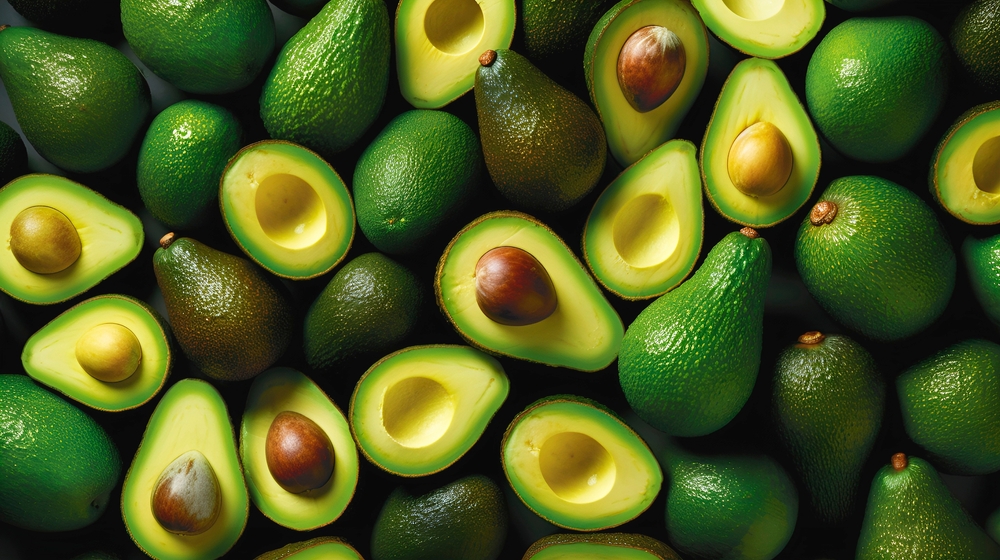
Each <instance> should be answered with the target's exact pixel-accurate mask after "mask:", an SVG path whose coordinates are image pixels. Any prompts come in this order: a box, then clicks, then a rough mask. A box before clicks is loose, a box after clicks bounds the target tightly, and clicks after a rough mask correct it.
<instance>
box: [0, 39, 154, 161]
mask: <svg viewBox="0 0 1000 560" xmlns="http://www.w3.org/2000/svg"><path fill="white" fill-rule="evenodd" d="M0 79H2V80H3V84H4V87H5V88H6V89H7V94H8V95H9V96H10V102H11V105H12V106H13V107H14V114H15V115H16V116H17V122H18V124H19V125H21V131H22V132H24V137H25V138H26V139H27V140H28V142H31V145H32V146H33V147H34V148H35V149H36V150H38V153H39V154H41V155H42V157H44V158H45V159H47V160H49V161H50V162H52V163H54V164H55V165H58V166H59V167H61V168H63V169H66V170H68V171H73V172H77V173H90V172H93V171H100V170H101V169H105V168H108V167H111V166H112V165H114V164H115V163H117V162H118V160H120V159H122V158H123V157H124V156H125V154H126V153H128V151H129V149H130V148H131V147H132V143H133V141H134V140H135V139H136V137H138V136H139V134H140V133H141V132H142V129H143V127H144V126H145V125H146V117H147V116H148V115H149V108H150V103H151V101H150V94H149V86H148V85H147V84H146V79H145V78H143V77H142V73H141V72H139V69H138V68H136V67H135V65H134V64H132V62H131V61H130V60H129V59H128V58H126V57H125V55H124V54H122V53H121V52H120V51H118V50H116V49H114V48H112V47H111V46H109V45H107V44H105V43H102V42H100V41H94V40H92V39H77V38H74V37H65V36H63V35H56V34H55V33H49V32H47V31H42V30H40V29H34V28H31V27H10V26H7V25H0Z"/></svg>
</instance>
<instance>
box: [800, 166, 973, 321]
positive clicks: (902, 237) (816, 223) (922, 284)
mask: <svg viewBox="0 0 1000 560" xmlns="http://www.w3.org/2000/svg"><path fill="white" fill-rule="evenodd" d="M795 266H796V267H797V268H798V271H799V275H800V276H801V277H802V282H803V283H805V285H806V288H808V290H809V293H810V294H812V296H813V297H814V298H815V299H816V301H817V302H818V303H819V304H820V305H821V306H822V307H823V309H825V310H826V312H827V313H829V314H830V315H831V316H832V317H833V318H834V319H835V320H837V322H839V323H841V324H842V325H844V326H846V327H848V328H850V329H851V330H854V331H857V332H859V333H861V334H863V335H864V336H867V337H869V338H872V339H875V340H881V341H890V340H901V339H904V338H907V337H909V336H912V335H913V334H916V333H917V332H919V331H921V330H923V329H924V328H926V327H927V326H928V325H930V324H931V323H932V322H934V320H935V319H937V318H938V316H940V315H941V313H943V312H944V309H945V307H947V305H948V300H949V299H950V298H951V292H952V290H953V289H954V287H955V266H956V264H955V252H954V251H953V250H952V248H951V243H950V242H949V241H948V238H947V236H946V234H945V231H944V229H943V228H942V226H941V224H940V223H939V222H938V220H937V217H935V215H934V212H933V211H932V210H931V209H930V208H929V207H928V206H927V204H926V203H924V201H922V200H921V199H920V198H919V197H918V196H917V195H915V194H913V192H912V191H910V190H909V189H907V188H905V187H902V186H900V185H897V184H896V183H893V182H892V181H888V180H886V179H882V178H880V177H874V176H863V175H862V176H851V177H841V178H840V179H837V180H835V181H833V182H832V183H830V185H829V186H828V187H827V189H826V190H825V191H824V192H823V194H822V195H821V196H820V199H819V202H817V203H816V205H815V206H813V208H812V210H811V211H810V213H809V215H808V216H806V218H805V219H804V220H803V221H802V225H801V226H800V228H799V234H798V239H797V240H796V242H795Z"/></svg>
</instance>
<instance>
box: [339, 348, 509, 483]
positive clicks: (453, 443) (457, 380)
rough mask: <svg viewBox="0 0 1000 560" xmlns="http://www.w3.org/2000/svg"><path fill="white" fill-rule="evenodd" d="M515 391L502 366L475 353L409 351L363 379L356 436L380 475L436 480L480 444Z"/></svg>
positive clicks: (354, 404) (354, 408)
mask: <svg viewBox="0 0 1000 560" xmlns="http://www.w3.org/2000/svg"><path fill="white" fill-rule="evenodd" d="M509 391H510V381H509V380H508V379H507V375H506V374H505V373H504V370H503V366H501V365H500V362H498V361H496V360H495V359H493V358H491V357H490V356H488V355H486V354H484V353H482V352H480V351H478V350H476V349H474V348H469V347H468V346H457V345H434V346H413V347H410V348H405V349H403V350H400V351H398V352H394V353H392V354H389V355H388V356H386V357H384V358H382V359H381V360H379V361H378V362H376V363H375V365H373V366H372V367H371V368H369V369H368V371H367V372H365V374H364V375H363V376H361V379H360V380H358V384H357V386H356V387H355V388H354V394H353V395H352V396H351V408H350V411H349V412H348V416H349V417H350V419H351V431H352V432H353V433H354V438H355V440H357V442H358V447H360V448H361V452H362V453H364V455H365V457H367V458H368V460H369V461H371V462H372V463H374V464H375V465H376V466H378V467H379V468H381V469H383V470H385V471H387V472H389V473H392V474H395V475H397V476H424V475H428V474H433V473H436V472H440V471H442V470H444V469H446V468H448V467H449V466H451V465H452V464H453V463H454V462H455V461H457V460H459V459H460V458H461V457H462V456H463V455H465V453H466V451H468V450H469V449H471V448H472V446H473V445H475V443H476V442H477V441H478V440H479V436H481V435H482V434H483V431H484V430H485V429H486V426H487V425H489V423H490V420H491V419H492V418H493V415H494V414H496V411H497V410H498V409H499V408H500V406H501V405H502V404H503V402H504V400H506V399H507V393H508V392H509Z"/></svg>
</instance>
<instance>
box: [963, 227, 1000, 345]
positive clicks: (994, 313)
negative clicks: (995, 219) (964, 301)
mask: <svg viewBox="0 0 1000 560" xmlns="http://www.w3.org/2000/svg"><path fill="white" fill-rule="evenodd" d="M962 257H963V259H964V260H965V269H966V271H967V272H968V273H969V284H971V285H972V293H973V294H974V295H975V296H976V300H978V301H979V305H980V307H982V310H983V312H984V313H986V316H987V317H989V318H990V320H991V321H993V323H995V324H997V325H1000V235H995V236H993V237H989V238H986V239H976V238H975V237H972V236H969V237H967V238H966V239H965V243H963V244H962Z"/></svg>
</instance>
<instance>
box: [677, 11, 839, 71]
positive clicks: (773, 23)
mask: <svg viewBox="0 0 1000 560" xmlns="http://www.w3.org/2000/svg"><path fill="white" fill-rule="evenodd" d="M691 4H692V5H694V7H695V8H696V9H697V10H698V13H699V14H700V15H701V17H702V19H704V20H705V25H706V26H707V27H708V28H709V29H711V30H712V33H714V34H715V35H716V36H717V37H718V38H719V39H722V40H723V41H724V42H726V43H728V44H729V46H731V47H733V48H734V49H736V50H738V51H740V52H743V53H746V54H748V55H750V56H757V57H761V58H771V59H773V58H782V57H785V56H788V55H790V54H793V53H796V52H798V51H800V50H802V48H803V47H805V46H806V45H808V44H809V42H810V41H812V40H813V39H814V38H815V37H816V34H817V33H819V31H820V28H822V27H823V20H824V19H826V5H825V4H824V3H823V0H787V1H784V2H731V1H723V2H718V1H715V0H691Z"/></svg>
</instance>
